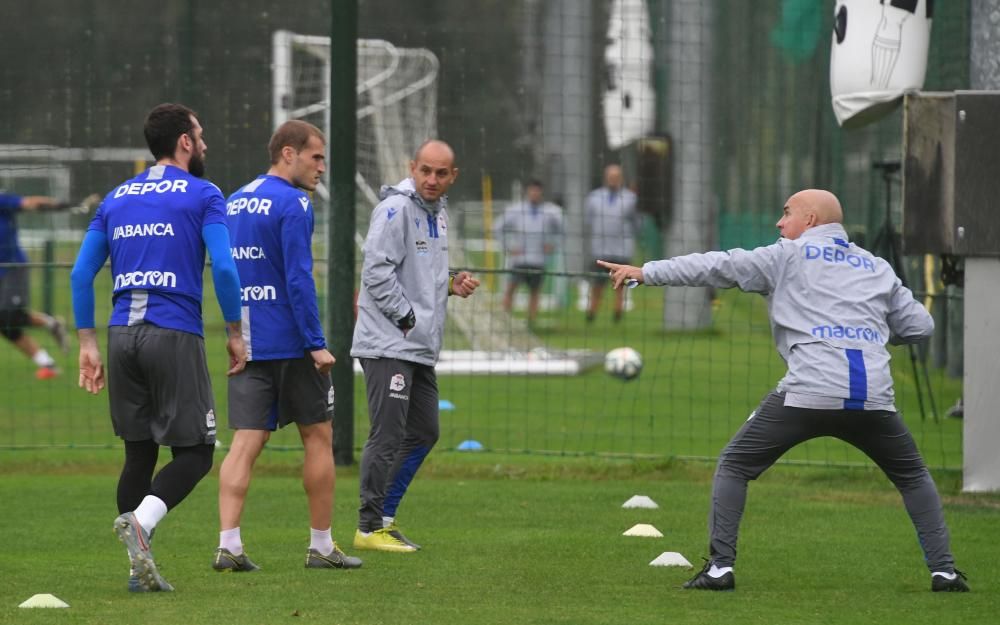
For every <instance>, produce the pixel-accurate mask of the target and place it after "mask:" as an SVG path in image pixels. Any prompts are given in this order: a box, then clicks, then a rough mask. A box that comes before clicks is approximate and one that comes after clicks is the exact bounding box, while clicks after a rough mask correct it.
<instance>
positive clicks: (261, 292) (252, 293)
mask: <svg viewBox="0 0 1000 625" xmlns="http://www.w3.org/2000/svg"><path fill="white" fill-rule="evenodd" d="M242 290H243V301H244V302H251V301H253V302H266V301H274V300H276V299H278V292H277V291H276V290H275V288H274V287H273V286H271V285H270V284H265V285H264V286H260V285H256V286H245V287H243V289H242Z"/></svg>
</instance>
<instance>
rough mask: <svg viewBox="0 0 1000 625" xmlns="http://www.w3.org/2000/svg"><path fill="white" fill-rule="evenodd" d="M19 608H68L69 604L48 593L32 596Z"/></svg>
mask: <svg viewBox="0 0 1000 625" xmlns="http://www.w3.org/2000/svg"><path fill="white" fill-rule="evenodd" d="M17 607H19V608H68V607H69V604H68V603H66V602H65V601H63V600H62V599H60V598H59V597H57V596H55V595H50V594H48V593H44V594H40V595H32V596H31V597H30V598H29V599H27V600H25V601H24V602H23V603H22V604H21V605H19V606H17Z"/></svg>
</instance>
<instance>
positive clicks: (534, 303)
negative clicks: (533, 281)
mask: <svg viewBox="0 0 1000 625" xmlns="http://www.w3.org/2000/svg"><path fill="white" fill-rule="evenodd" d="M540 291H541V288H537V289H531V291H530V293H531V294H530V296H529V298H528V323H529V324H530V325H534V324H535V319H537V318H538V300H539V299H540V295H541V293H540Z"/></svg>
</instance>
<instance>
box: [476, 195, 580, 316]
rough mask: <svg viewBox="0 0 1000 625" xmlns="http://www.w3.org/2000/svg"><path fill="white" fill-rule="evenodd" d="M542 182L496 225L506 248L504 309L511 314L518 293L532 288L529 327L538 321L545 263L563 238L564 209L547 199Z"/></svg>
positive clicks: (529, 300) (497, 233)
mask: <svg viewBox="0 0 1000 625" xmlns="http://www.w3.org/2000/svg"><path fill="white" fill-rule="evenodd" d="M544 192H545V189H544V187H543V185H542V183H541V181H540V180H531V181H529V182H528V185H527V187H526V188H525V194H524V200H523V201H521V202H517V203H515V204H511V205H510V206H509V207H507V210H506V211H504V214H503V216H501V217H500V219H498V220H497V222H496V223H495V224H494V225H493V238H494V239H495V240H496V241H498V242H499V243H500V245H501V247H502V248H503V251H504V257H505V259H506V261H505V262H506V268H507V270H509V271H510V272H511V273H510V274H509V275H508V279H507V287H506V289H505V290H504V295H503V309H504V310H505V311H507V312H508V313H509V312H510V311H511V308H512V307H513V302H514V292H515V291H516V290H517V287H518V286H520V285H522V284H524V285H526V286H527V287H528V292H529V299H528V323H529V324H534V323H535V319H536V318H537V317H538V300H539V296H540V294H541V290H542V281H543V280H544V279H545V275H544V272H545V260H546V258H547V257H548V256H549V255H551V254H553V253H555V251H556V249H557V248H558V246H559V242H560V241H561V240H562V236H563V215H562V209H560V208H559V207H558V206H556V205H555V204H553V203H551V202H546V201H545V198H544Z"/></svg>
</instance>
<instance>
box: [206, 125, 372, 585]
mask: <svg viewBox="0 0 1000 625" xmlns="http://www.w3.org/2000/svg"><path fill="white" fill-rule="evenodd" d="M268 151H269V152H270V155H271V168H270V169H269V170H268V172H267V173H266V174H264V175H262V176H258V177H257V178H256V179H255V180H253V181H252V182H250V183H249V184H247V185H245V186H244V187H243V188H241V189H240V190H238V191H237V192H236V193H234V194H233V195H232V196H230V198H229V200H228V201H227V203H226V212H227V215H228V219H229V229H230V232H231V233H232V236H233V258H234V259H236V266H237V268H238V269H239V273H240V278H241V282H242V284H243V290H242V295H243V308H242V310H243V338H244V340H245V342H246V346H247V368H246V371H245V372H244V373H243V375H241V376H238V377H234V378H231V379H230V380H229V427H230V428H232V429H234V430H236V433H235V435H234V436H233V442H232V445H231V446H230V448H229V453H228V454H226V459H225V460H224V461H223V462H222V468H221V469H220V471H219V521H220V526H221V531H220V533H219V548H218V549H216V551H215V558H214V559H213V561H212V568H214V569H215V570H217V571H234V572H249V571H256V570H258V569H259V567H258V566H257V565H256V564H255V563H254V562H253V561H252V560H250V558H249V557H248V556H247V554H246V553H245V552H244V550H243V539H242V537H241V534H240V518H241V516H242V513H243V505H244V503H245V501H246V496H247V490H248V489H249V487H250V477H251V472H252V470H253V465H254V462H255V461H256V460H257V457H258V456H259V455H260V452H261V450H262V449H263V448H264V445H265V443H267V441H268V439H269V438H270V436H271V432H273V431H274V430H276V429H278V428H279V427H284V426H285V425H287V424H289V423H295V424H296V425H297V426H298V429H299V435H300V436H301V437H302V446H303V447H304V448H305V462H304V464H303V468H302V483H303V486H304V487H305V491H306V496H307V498H308V500H309V521H310V542H309V548H308V550H307V551H306V559H305V565H306V568H317V569H334V568H335V569H352V568H357V567H359V566H361V560H359V559H358V558H353V557H351V556H348V555H346V554H344V552H343V551H341V550H340V548H339V547H338V546H337V543H335V542H334V541H333V537H332V536H331V518H332V511H333V492H334V484H335V481H336V474H335V470H334V464H333V427H332V418H333V387H332V386H331V383H330V368H331V367H332V366H333V363H334V357H333V355H332V354H330V352H329V351H327V349H326V339H325V338H324V337H323V328H322V326H321V325H320V321H319V306H318V305H317V301H316V285H315V283H314V281H313V274H312V268H313V257H312V235H313V227H314V219H315V216H314V213H313V207H312V203H311V202H310V201H309V195H308V194H307V193H306V192H307V191H314V190H315V189H316V185H317V184H319V182H320V177H321V176H322V175H323V172H324V171H326V156H325V153H326V138H325V137H324V136H323V133H322V132H320V130H319V129H318V128H316V127H315V126H313V125H312V124H309V123H306V122H303V121H299V120H292V121H288V122H285V123H284V124H282V125H281V126H279V127H278V129H277V130H276V131H275V133H274V135H273V136H272V137H271V141H270V142H269V144H268Z"/></svg>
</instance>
